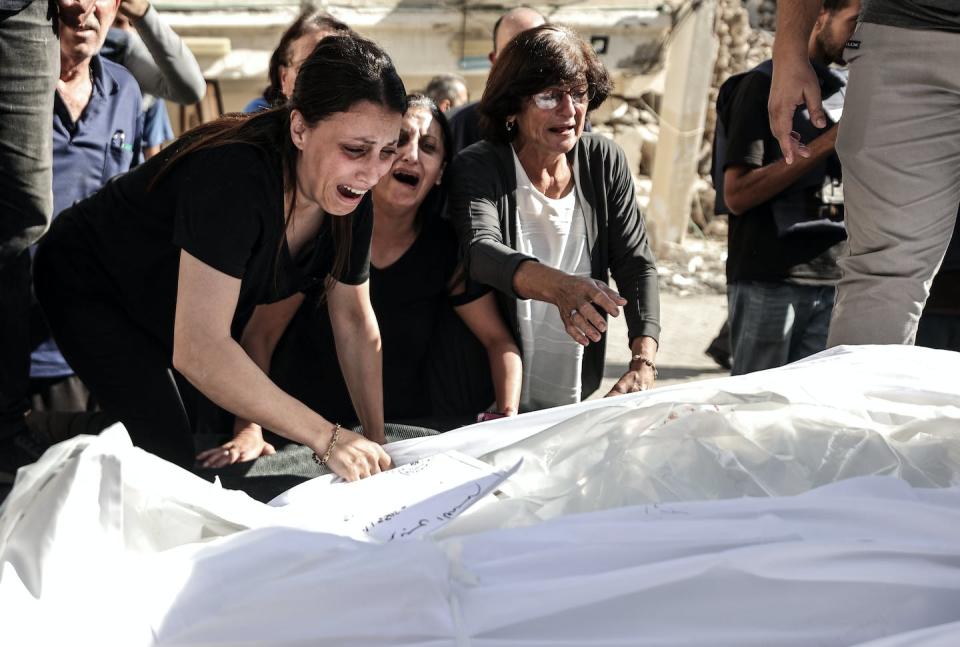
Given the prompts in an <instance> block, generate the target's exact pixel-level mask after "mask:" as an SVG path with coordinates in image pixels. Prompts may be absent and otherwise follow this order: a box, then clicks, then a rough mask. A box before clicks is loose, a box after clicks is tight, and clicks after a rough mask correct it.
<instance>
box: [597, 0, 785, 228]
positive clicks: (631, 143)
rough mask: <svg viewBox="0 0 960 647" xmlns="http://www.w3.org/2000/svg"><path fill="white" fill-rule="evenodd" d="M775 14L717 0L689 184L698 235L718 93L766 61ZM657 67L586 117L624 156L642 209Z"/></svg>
mask: <svg viewBox="0 0 960 647" xmlns="http://www.w3.org/2000/svg"><path fill="white" fill-rule="evenodd" d="M775 11H776V2H775V0H746V1H744V0H718V1H717V8H716V31H715V33H716V35H717V39H718V45H719V47H718V51H717V59H716V63H715V65H714V73H713V83H712V87H711V89H710V92H709V93H708V96H707V97H706V101H707V103H708V108H707V117H706V123H705V125H704V139H703V146H702V148H701V150H700V155H699V159H698V171H699V174H700V178H699V180H697V182H696V184H695V186H694V191H693V198H692V204H691V208H690V216H691V220H692V222H693V224H694V225H695V226H696V227H697V229H699V230H700V231H703V230H705V229H706V228H707V227H708V225H709V223H710V221H711V219H712V218H713V206H714V202H715V191H714V189H713V183H712V181H711V179H710V166H711V156H712V150H713V148H712V146H713V132H714V127H715V124H716V110H715V106H716V100H717V92H718V90H719V88H720V86H721V85H722V84H723V82H724V81H725V80H727V78H728V77H730V76H731V75H733V74H737V73H739V72H743V71H745V70H748V69H750V68H751V67H754V66H755V65H757V64H758V63H760V62H761V61H763V60H765V59H767V58H769V57H770V55H771V50H772V47H773V34H772V33H771V32H769V31H767V30H766V29H767V28H768V27H769V28H772V26H773V21H774V14H775ZM662 68H663V66H662V64H661V65H660V66H659V68H658V69H651V70H649V71H650V72H651V73H650V74H647V75H646V76H644V77H640V78H639V79H631V80H629V81H627V82H624V83H621V84H618V86H617V88H616V90H615V94H614V95H612V96H611V97H610V98H609V99H607V101H606V102H605V103H604V104H603V105H602V106H601V107H600V108H599V109H597V110H596V111H594V112H593V113H591V115H590V120H591V124H592V125H593V129H594V131H595V132H598V133H601V134H604V135H606V136H608V137H610V138H612V139H613V140H614V141H616V142H617V143H618V144H619V145H620V146H621V148H623V150H624V151H625V152H626V154H627V158H628V160H629V162H630V169H631V171H632V172H633V174H634V183H635V185H636V188H637V201H638V203H639V205H640V208H641V209H643V210H646V208H647V206H648V205H649V202H650V190H651V188H652V182H651V179H650V178H651V176H652V174H653V161H654V158H655V156H656V150H657V142H658V141H659V138H660V126H659V118H658V115H657V111H658V109H659V105H660V101H661V97H662V93H663V69H662Z"/></svg>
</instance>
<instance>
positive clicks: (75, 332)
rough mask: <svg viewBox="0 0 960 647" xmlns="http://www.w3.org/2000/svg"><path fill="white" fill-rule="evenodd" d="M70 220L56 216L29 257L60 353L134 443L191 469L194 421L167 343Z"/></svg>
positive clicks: (35, 284)
mask: <svg viewBox="0 0 960 647" xmlns="http://www.w3.org/2000/svg"><path fill="white" fill-rule="evenodd" d="M61 225H62V226H61ZM69 225H70V223H68V222H63V223H61V222H60V221H59V219H58V221H57V222H56V223H54V226H53V228H52V229H51V231H50V233H49V234H48V236H47V237H46V238H45V239H44V241H43V243H41V245H40V248H39V250H38V252H37V255H36V258H35V259H34V286H35V290H36V294H37V299H38V300H39V301H40V305H41V306H42V307H43V311H44V314H45V315H46V318H47V322H48V323H49V325H50V330H51V331H52V332H53V337H54V339H56V340H57V344H58V345H59V347H60V351H61V352H62V353H63V356H64V358H66V360H67V362H68V363H69V364H70V366H71V367H72V368H73V370H74V371H76V373H77V375H78V376H80V379H82V380H83V382H84V384H86V385H87V388H89V389H90V392H91V393H92V394H93V397H94V398H95V399H96V401H97V402H98V403H99V404H100V406H101V408H102V409H103V410H104V412H106V413H107V414H109V415H110V416H112V417H114V418H116V419H118V420H120V422H122V423H123V424H124V426H125V427H126V428H127V432H128V433H129V434H130V437H131V438H132V439H133V443H134V444H135V445H136V446H138V447H141V448H143V449H145V450H147V451H149V452H151V453H153V454H156V455H157V456H160V457H161V458H164V459H166V460H168V461H171V462H173V463H177V464H178V465H182V466H184V467H189V466H192V465H193V459H194V452H193V438H192V435H191V426H190V421H189V419H188V417H187V414H186V411H185V409H184V406H183V402H182V400H181V398H180V393H179V391H178V389H177V386H176V383H175V380H174V376H173V369H172V367H171V357H172V353H171V349H170V347H169V345H168V344H164V343H163V341H162V340H160V339H158V338H157V337H155V336H154V335H153V334H152V333H151V332H149V331H148V330H147V329H146V328H144V327H143V326H141V325H139V324H138V323H137V322H136V321H135V320H134V319H133V318H132V317H131V316H130V315H129V314H128V313H127V312H126V310H125V309H124V307H123V304H122V303H121V302H120V301H119V297H118V296H117V295H116V293H115V291H113V290H111V283H110V281H109V279H108V277H107V276H106V275H105V273H104V271H103V269H102V268H101V266H100V265H99V263H98V261H97V260H96V259H95V258H93V257H92V252H91V251H90V250H89V249H86V248H84V246H83V245H82V243H81V242H79V240H80V238H79V236H77V235H76V233H75V232H72V231H70V230H71V229H72V227H70V226H69Z"/></svg>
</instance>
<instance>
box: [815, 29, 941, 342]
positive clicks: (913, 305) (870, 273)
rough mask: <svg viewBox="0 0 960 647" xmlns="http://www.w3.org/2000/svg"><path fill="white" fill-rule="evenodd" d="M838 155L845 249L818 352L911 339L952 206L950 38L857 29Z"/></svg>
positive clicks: (850, 55)
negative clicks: (826, 335) (833, 302)
mask: <svg viewBox="0 0 960 647" xmlns="http://www.w3.org/2000/svg"><path fill="white" fill-rule="evenodd" d="M853 40H855V41H859V42H860V45H859V48H858V49H851V48H849V47H848V48H847V50H846V55H845V56H846V58H847V61H849V63H850V80H849V85H848V86H847V96H846V101H845V103H844V109H843V117H842V118H841V120H840V132H839V136H838V141H837V152H838V153H839V155H840V160H841V162H842V163H843V185H844V201H845V207H846V223H847V233H848V235H849V249H848V251H847V252H846V255H845V256H844V257H843V258H841V259H840V267H841V270H842V278H841V280H840V283H839V284H838V286H837V301H836V305H835V306H834V309H833V319H832V321H831V324H830V336H829V339H828V342H827V343H828V346H838V345H841V344H912V343H913V340H914V337H915V335H916V332H917V323H918V321H919V320H920V314H921V312H922V311H923V305H924V303H925V302H926V299H927V295H928V293H929V289H930V283H931V282H932V281H933V276H934V274H935V273H936V271H937V268H938V267H939V265H940V262H941V260H942V259H943V255H944V252H945V251H946V249H947V244H948V243H949V242H950V237H951V234H952V232H953V226H954V221H955V219H956V216H957V206H958V204H960V34H956V33H949V32H940V31H933V30H915V29H903V28H899V27H888V26H885V25H876V24H871V23H863V24H861V25H860V26H859V27H857V31H856V33H855V34H854V36H853Z"/></svg>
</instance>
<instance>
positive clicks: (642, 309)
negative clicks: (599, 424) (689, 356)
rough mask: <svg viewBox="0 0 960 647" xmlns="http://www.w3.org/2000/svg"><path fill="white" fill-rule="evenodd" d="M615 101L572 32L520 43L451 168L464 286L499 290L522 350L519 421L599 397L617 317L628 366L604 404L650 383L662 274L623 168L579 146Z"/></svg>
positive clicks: (501, 59) (541, 30) (622, 160)
mask: <svg viewBox="0 0 960 647" xmlns="http://www.w3.org/2000/svg"><path fill="white" fill-rule="evenodd" d="M610 90H611V83H610V78H609V76H608V74H607V71H606V70H605V69H604V67H603V64H602V63H601V62H600V60H599V58H598V57H597V55H596V53H595V52H594V51H593V49H592V48H591V47H590V45H588V44H587V43H586V42H584V41H583V39H582V38H580V37H579V36H577V35H576V33H574V32H573V31H571V30H570V29H567V28H565V27H560V26H556V25H543V26H540V27H535V28H533V29H529V30H527V31H524V32H522V33H520V34H518V35H517V36H516V37H515V38H514V39H513V40H512V41H511V42H510V43H509V44H508V45H507V47H505V48H504V50H503V52H501V54H500V55H499V56H498V57H497V60H496V62H495V63H494V65H493V69H491V71H490V76H489V78H488V79H487V86H486V90H485V91H484V93H483V98H482V99H481V101H480V106H479V112H480V115H481V128H482V129H483V130H484V133H485V137H486V141H481V142H478V143H477V144H474V145H473V146H470V147H469V148H466V149H465V150H463V151H462V152H461V153H460V154H459V155H458V156H457V158H456V160H454V163H453V166H452V167H451V182H452V184H451V189H450V214H451V218H452V220H453V223H454V225H455V226H456V227H457V228H458V230H459V234H460V240H461V245H462V246H463V249H464V250H465V253H466V263H467V267H468V269H469V274H470V277H471V278H472V279H474V280H476V281H478V282H480V283H484V284H487V285H491V286H493V287H495V288H496V289H497V290H498V293H499V297H500V305H501V308H502V310H503V311H504V312H506V313H509V319H510V323H511V326H512V327H513V332H514V336H515V338H516V340H517V341H518V343H519V345H520V348H521V349H522V351H523V356H522V357H523V388H522V395H521V404H520V408H521V410H531V409H541V408H545V407H552V406H557V405H561V404H570V403H573V402H579V401H580V400H581V399H583V398H586V397H587V396H588V395H590V394H591V393H592V392H593V391H595V390H596V389H597V387H599V386H600V381H601V379H602V377H603V373H604V371H603V369H604V366H603V364H604V347H605V343H606V330H607V324H606V317H607V315H612V316H617V315H618V314H619V312H620V309H621V308H623V311H624V314H625V315H626V318H627V328H628V330H629V335H630V339H629V344H630V348H631V352H632V356H633V357H632V361H631V362H630V365H629V367H628V370H627V371H626V372H625V373H624V374H623V376H622V377H621V378H620V380H619V381H618V382H617V383H616V385H614V387H613V389H612V390H611V391H610V393H609V395H616V394H619V393H629V392H631V391H639V390H643V389H647V388H650V387H651V386H652V385H653V383H654V380H655V378H656V366H655V360H656V352H657V336H658V334H659V331H660V313H659V311H660V302H659V293H658V289H657V268H656V265H655V261H654V258H653V254H652V253H651V251H650V247H649V244H648V242H647V234H646V231H645V229H644V223H643V218H642V217H641V216H640V213H639V211H638V209H637V201H636V194H635V191H634V186H633V178H632V175H631V169H630V168H629V165H628V163H627V159H626V156H625V155H624V153H623V151H622V150H621V149H620V148H619V147H618V146H617V145H616V144H615V143H613V142H612V141H610V140H608V139H606V138H604V137H602V136H600V135H596V134H589V133H588V134H583V127H584V122H585V121H586V115H587V112H588V111H590V110H593V109H595V108H597V107H598V106H599V105H600V104H601V103H603V101H604V100H605V99H606V97H607V94H608V93H609V92H610ZM610 273H612V274H613V278H614V279H615V280H616V282H617V288H618V289H619V291H620V293H619V294H618V293H617V292H615V291H613V290H612V289H611V288H610V287H608V285H607V282H608V281H609V276H610Z"/></svg>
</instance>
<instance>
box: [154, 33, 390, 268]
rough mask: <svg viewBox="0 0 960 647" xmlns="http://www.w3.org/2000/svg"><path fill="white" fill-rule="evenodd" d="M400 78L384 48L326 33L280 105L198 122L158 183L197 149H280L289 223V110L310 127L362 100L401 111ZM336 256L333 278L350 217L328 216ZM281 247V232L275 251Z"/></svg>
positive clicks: (341, 263)
mask: <svg viewBox="0 0 960 647" xmlns="http://www.w3.org/2000/svg"><path fill="white" fill-rule="evenodd" d="M405 97H406V90H405V89H404V87H403V81H401V80H400V75H399V74H397V70H396V69H395V68H394V66H393V62H392V61H391V60H390V57H389V56H387V53H386V52H384V51H383V49H381V48H380V46H379V45H377V44H376V43H374V42H373V41H370V40H367V39H365V38H359V37H350V36H328V37H327V38H324V39H323V40H322V41H320V43H318V44H317V48H316V49H315V50H314V51H313V53H312V54H311V55H310V56H309V57H308V58H307V60H306V61H304V63H303V65H301V66H300V72H299V74H298V75H297V81H296V83H295V84H294V88H293V96H292V97H290V100H289V101H288V102H287V103H286V104H285V105H283V106H281V107H278V108H273V109H271V110H265V111H263V112H258V113H253V114H249V115H226V116H224V117H222V118H220V119H217V120H216V121H211V122H209V123H206V124H202V125H200V126H197V127H196V128H194V129H193V130H191V131H189V132H188V133H186V134H185V135H184V136H183V137H181V138H180V140H179V141H178V142H177V143H175V144H174V145H173V146H172V147H171V148H175V152H174V153H173V155H171V157H170V158H169V159H167V160H166V162H165V164H164V166H163V168H161V169H160V171H159V172H158V173H157V175H156V176H155V178H154V179H153V181H152V182H151V187H153V186H156V184H157V182H159V181H160V180H161V179H162V178H163V176H164V175H166V174H167V173H168V172H169V171H170V170H171V169H172V168H173V167H174V166H175V165H176V164H177V163H178V162H179V161H180V160H182V159H183V158H184V157H185V156H187V155H189V154H191V153H193V152H195V151H199V150H204V149H208V148H214V147H216V146H223V145H225V144H236V143H244V144H251V145H253V146H257V147H258V148H261V149H263V150H265V151H267V152H268V153H270V154H275V152H276V151H278V150H279V151H280V158H281V162H282V166H283V168H282V173H283V184H284V192H285V193H286V192H292V198H291V200H290V207H289V209H288V210H287V213H286V214H285V215H284V227H287V226H289V224H290V218H291V216H292V214H293V213H294V210H295V207H296V197H297V192H296V190H295V188H296V185H297V161H298V158H299V154H300V151H299V149H298V148H297V147H296V146H294V144H293V141H292V140H291V139H290V113H291V111H293V110H297V111H299V112H300V114H302V115H303V119H304V121H305V122H306V123H307V125H308V126H310V127H313V126H315V125H316V124H317V123H318V122H320V121H322V120H324V119H325V118H327V117H329V116H331V115H333V114H336V113H338V112H347V111H349V110H350V108H351V107H353V106H354V105H356V104H357V103H359V102H361V101H369V102H370V103H374V104H376V105H378V106H383V107H384V108H387V109H388V110H390V111H392V112H394V113H396V114H401V115H402V114H403V112H404V110H405V108H406V100H405ZM330 227H331V231H332V233H333V240H334V247H335V250H336V251H335V256H334V261H333V268H332V271H331V273H330V275H331V277H333V278H339V277H341V276H342V275H343V271H344V269H345V268H346V267H347V264H348V263H349V254H350V243H351V232H352V228H353V217H352V216H340V217H336V218H331V221H330ZM282 248H283V237H281V240H280V245H279V246H278V248H277V254H278V255H279V254H280V251H281V250H282Z"/></svg>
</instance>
